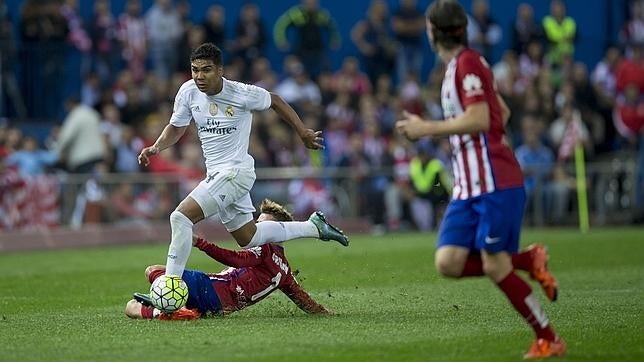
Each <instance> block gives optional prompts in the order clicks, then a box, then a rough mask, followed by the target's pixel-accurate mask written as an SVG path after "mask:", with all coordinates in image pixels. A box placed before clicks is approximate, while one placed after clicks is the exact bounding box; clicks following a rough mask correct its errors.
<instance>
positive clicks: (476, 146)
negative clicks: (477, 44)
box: [441, 48, 523, 200]
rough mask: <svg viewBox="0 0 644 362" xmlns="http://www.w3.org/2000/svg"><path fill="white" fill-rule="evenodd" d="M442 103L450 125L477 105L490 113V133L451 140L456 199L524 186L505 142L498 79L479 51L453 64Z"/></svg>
mask: <svg viewBox="0 0 644 362" xmlns="http://www.w3.org/2000/svg"><path fill="white" fill-rule="evenodd" d="M441 102H442V106H443V112H444V115H445V120H446V122H449V121H450V120H451V119H454V118H455V117H457V116H458V115H460V114H462V113H463V112H464V111H465V109H466V108H467V106H469V105H471V104H474V103H478V102H486V103H487V104H488V106H489V110H490V128H489V129H488V130H487V132H480V133H472V134H463V135H451V136H450V137H449V140H450V144H451V146H452V172H453V173H454V190H453V192H452V198H453V199H460V200H465V199H469V198H472V197H476V196H479V195H481V194H485V193H489V192H493V191H495V190H502V189H507V188H513V187H521V186H523V176H522V174H521V168H520V167H519V163H518V162H517V160H516V158H514V154H513V153H512V150H510V148H509V147H508V146H507V145H506V144H504V143H503V142H502V140H503V135H504V134H505V130H504V127H503V116H502V112H501V105H500V104H499V101H498V99H497V95H496V87H495V86H494V76H493V75H492V71H491V70H490V66H489V65H488V64H487V62H486V61H485V59H483V57H482V56H481V55H479V54H478V53H477V52H476V51H474V50H472V49H469V48H465V49H464V50H463V51H461V52H460V53H459V54H458V55H457V56H456V57H454V59H452V60H451V61H450V62H449V64H448V65H447V70H446V71H445V78H444V79H443V86H442V89H441Z"/></svg>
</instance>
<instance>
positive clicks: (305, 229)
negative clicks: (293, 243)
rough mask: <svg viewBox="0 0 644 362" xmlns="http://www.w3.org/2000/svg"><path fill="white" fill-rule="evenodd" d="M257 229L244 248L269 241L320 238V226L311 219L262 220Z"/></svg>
mask: <svg viewBox="0 0 644 362" xmlns="http://www.w3.org/2000/svg"><path fill="white" fill-rule="evenodd" d="M256 225H257V231H255V235H253V238H252V239H250V243H248V245H246V246H245V247H244V248H246V249H248V248H253V247H256V246H261V245H264V244H268V243H279V242H282V241H287V240H293V239H299V238H318V237H320V234H319V233H318V228H317V227H315V225H314V224H313V223H312V222H310V221H285V222H281V221H262V222H258V223H257V224H256Z"/></svg>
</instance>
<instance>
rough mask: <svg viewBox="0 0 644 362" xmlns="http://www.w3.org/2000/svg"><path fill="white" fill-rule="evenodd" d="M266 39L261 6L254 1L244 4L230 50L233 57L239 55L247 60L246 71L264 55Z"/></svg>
mask: <svg viewBox="0 0 644 362" xmlns="http://www.w3.org/2000/svg"><path fill="white" fill-rule="evenodd" d="M266 41H267V35H266V29H265V26H264V21H263V20H262V18H261V15H260V10H259V6H258V5H257V4H253V3H246V4H244V5H242V7H241V9H240V11H239V18H238V19H237V24H236V25H235V38H234V39H233V41H232V42H231V47H230V50H231V51H232V53H233V57H239V58H242V59H244V60H245V61H246V71H245V73H247V72H248V70H249V69H250V67H251V65H252V64H254V63H255V61H256V60H257V59H259V58H261V57H263V56H264V53H265V51H266V50H265V47H266Z"/></svg>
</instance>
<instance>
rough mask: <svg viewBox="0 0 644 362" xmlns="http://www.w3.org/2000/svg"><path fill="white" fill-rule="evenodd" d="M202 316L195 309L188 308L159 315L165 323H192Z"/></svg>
mask: <svg viewBox="0 0 644 362" xmlns="http://www.w3.org/2000/svg"><path fill="white" fill-rule="evenodd" d="M200 317H201V314H199V312H198V311H197V310H195V309H188V308H186V307H181V308H179V309H178V310H177V311H175V312H172V313H170V314H166V313H163V312H162V313H161V314H159V319H160V320H163V321H191V320H195V319H199V318H200Z"/></svg>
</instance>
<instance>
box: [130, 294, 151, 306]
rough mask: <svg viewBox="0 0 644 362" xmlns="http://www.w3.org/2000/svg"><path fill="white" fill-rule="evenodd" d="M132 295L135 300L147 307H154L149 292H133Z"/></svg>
mask: <svg viewBox="0 0 644 362" xmlns="http://www.w3.org/2000/svg"><path fill="white" fill-rule="evenodd" d="M132 296H133V297H134V300H136V301H137V302H139V303H141V304H143V305H145V306H147V307H154V305H153V304H152V298H150V295H149V294H143V293H137V292H135V293H134V294H132Z"/></svg>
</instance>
